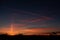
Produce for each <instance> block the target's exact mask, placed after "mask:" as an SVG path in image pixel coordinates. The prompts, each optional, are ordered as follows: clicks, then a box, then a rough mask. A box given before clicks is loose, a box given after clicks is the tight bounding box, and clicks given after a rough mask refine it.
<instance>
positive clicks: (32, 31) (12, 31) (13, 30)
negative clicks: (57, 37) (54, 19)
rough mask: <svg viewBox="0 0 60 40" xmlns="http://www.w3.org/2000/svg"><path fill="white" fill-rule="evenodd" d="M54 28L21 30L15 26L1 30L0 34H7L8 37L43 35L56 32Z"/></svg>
mask: <svg viewBox="0 0 60 40" xmlns="http://www.w3.org/2000/svg"><path fill="white" fill-rule="evenodd" d="M55 30H56V29H54V28H32V29H28V28H19V27H15V26H14V25H13V24H11V25H10V27H5V28H0V33H7V34H8V35H16V34H23V35H34V34H35V35H40V34H41V33H46V32H51V31H55Z"/></svg>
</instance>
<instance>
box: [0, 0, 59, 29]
mask: <svg viewBox="0 0 60 40" xmlns="http://www.w3.org/2000/svg"><path fill="white" fill-rule="evenodd" d="M0 3H1V4H0V27H5V26H6V25H9V24H10V23H11V22H12V21H13V22H14V24H15V25H17V27H26V28H51V27H52V28H55V27H57V28H59V27H60V3H59V1H33V0H28V1H27V0H22V1H21V0H20V1H18V0H0Z"/></svg>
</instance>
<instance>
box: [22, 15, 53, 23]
mask: <svg viewBox="0 0 60 40" xmlns="http://www.w3.org/2000/svg"><path fill="white" fill-rule="evenodd" d="M47 20H53V18H51V17H46V16H42V17H40V18H35V19H27V20H22V22H39V21H47Z"/></svg>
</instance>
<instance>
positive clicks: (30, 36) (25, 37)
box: [0, 32, 59, 40]
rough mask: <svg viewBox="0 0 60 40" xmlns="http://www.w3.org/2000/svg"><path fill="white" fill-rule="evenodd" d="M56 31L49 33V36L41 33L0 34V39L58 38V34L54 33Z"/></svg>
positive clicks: (34, 39) (37, 39) (32, 39)
mask: <svg viewBox="0 0 60 40" xmlns="http://www.w3.org/2000/svg"><path fill="white" fill-rule="evenodd" d="M56 34H57V33H56V32H52V33H50V36H43V35H23V34H17V35H14V36H10V35H8V34H0V40H27V39H28V40H30V39H31V40H41V39H42V40H43V39H44V40H45V39H48V40H49V39H51V38H54V39H58V38H59V36H57V35H56ZM54 39H53V40H54Z"/></svg>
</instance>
